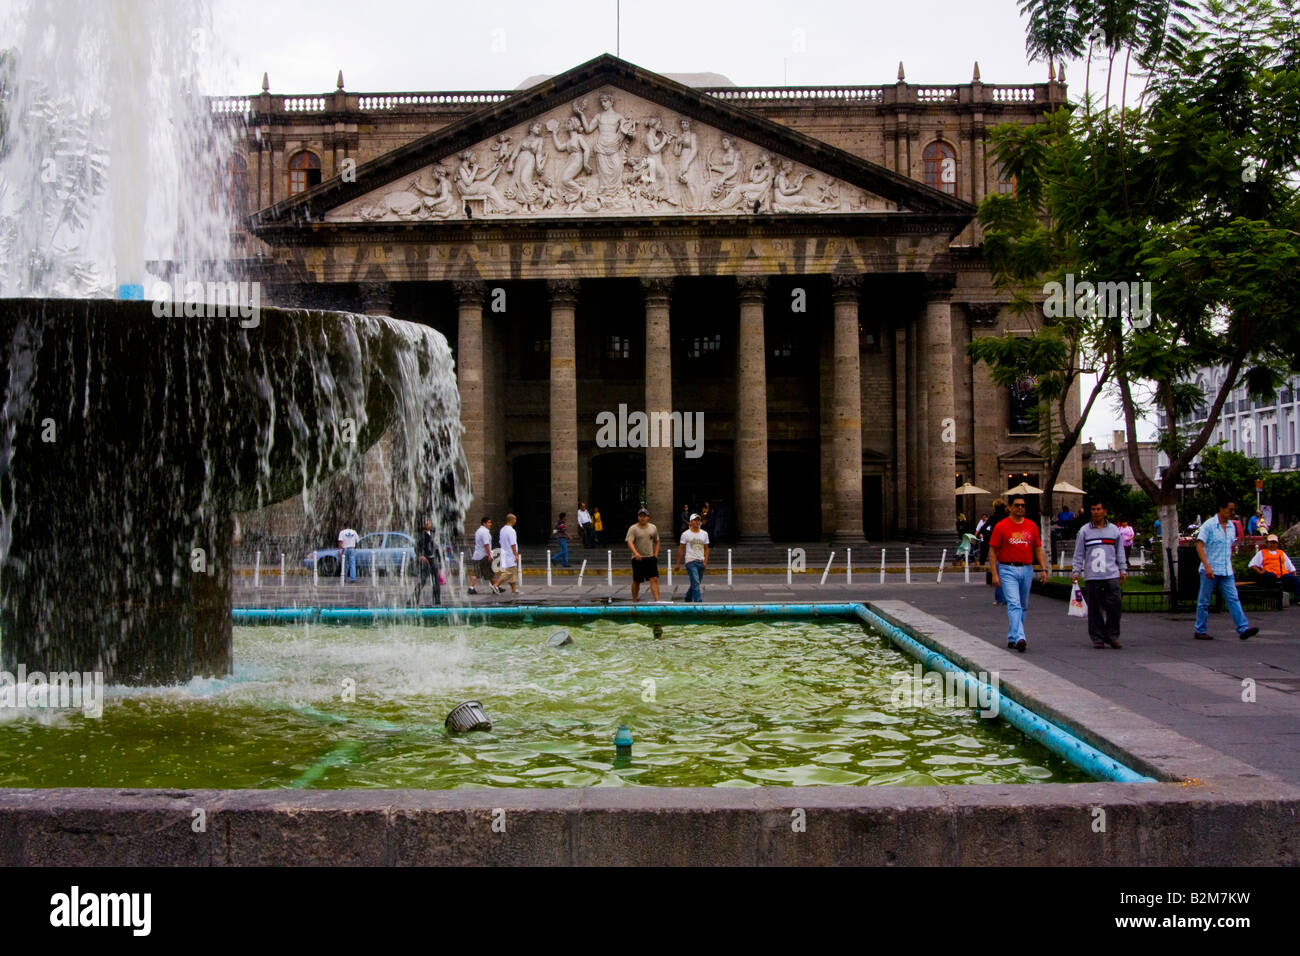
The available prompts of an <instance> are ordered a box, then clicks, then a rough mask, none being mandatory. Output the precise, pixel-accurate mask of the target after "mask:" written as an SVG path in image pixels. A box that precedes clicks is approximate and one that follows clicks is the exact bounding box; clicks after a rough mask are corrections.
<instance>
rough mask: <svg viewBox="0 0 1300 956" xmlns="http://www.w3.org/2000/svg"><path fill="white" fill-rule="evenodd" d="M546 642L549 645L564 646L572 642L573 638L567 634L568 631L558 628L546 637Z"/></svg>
mask: <svg viewBox="0 0 1300 956" xmlns="http://www.w3.org/2000/svg"><path fill="white" fill-rule="evenodd" d="M546 643H547V644H549V645H550V646H551V647H564V645H566V644H572V643H573V638H572V637H571V636H570V635H569V632H568V631H566V630H564V629H563V628H560V630H558V631H556V632H555V633H554V634H552V635H551V636H550V637H548V638H547V639H546Z"/></svg>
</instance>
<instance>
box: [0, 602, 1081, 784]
mask: <svg viewBox="0 0 1300 956" xmlns="http://www.w3.org/2000/svg"><path fill="white" fill-rule="evenodd" d="M663 626H664V633H663V636H662V637H661V638H655V637H654V636H653V633H652V630H651V627H650V626H649V625H647V624H644V623H627V622H618V621H612V620H599V619H598V620H594V621H590V622H587V623H582V624H571V625H566V626H565V627H566V629H567V630H568V631H569V632H570V633H571V634H572V636H573V643H572V644H570V645H569V646H566V647H560V648H555V647H550V646H547V643H546V639H547V638H548V637H549V636H550V635H551V634H552V633H554V632H555V631H556V630H558V629H559V627H560V625H556V624H551V623H543V624H533V625H522V626H510V627H500V626H496V627H494V626H450V627H419V626H395V627H375V628H369V627H363V628H351V627H323V626H301V625H300V626H292V627H245V628H236V629H235V661H236V666H235V673H234V675H233V677H231V678H227V679H222V680H195V681H192V682H190V683H189V684H186V685H182V686H179V687H159V688H109V689H108V691H107V698H106V701H105V703H104V710H103V715H102V717H101V718H99V719H93V718H89V717H85V716H83V715H82V714H81V713H80V712H77V711H39V712H33V711H13V710H10V711H4V710H0V784H2V785H4V786H8V787H157V788H186V789H194V788H286V787H287V788H293V787H317V788H362V787H372V788H423V789H449V788H460V787H588V786H659V787H681V786H690V787H756V786H807V785H818V784H897V785H907V786H914V785H924V784H978V783H1042V782H1048V781H1052V782H1066V783H1069V782H1079V781H1084V780H1088V779H1090V778H1089V777H1088V776H1087V775H1086V774H1085V773H1084V772H1083V771H1081V770H1079V769H1077V768H1075V767H1074V766H1072V765H1071V764H1069V763H1067V762H1066V761H1064V760H1062V759H1060V758H1058V757H1056V756H1055V755H1053V754H1051V753H1049V752H1048V751H1047V750H1046V749H1044V748H1042V747H1040V746H1039V745H1037V744H1035V743H1033V742H1031V741H1027V740H1025V739H1024V738H1023V737H1022V736H1021V734H1020V733H1019V731H1017V730H1015V729H1014V728H1011V727H1009V726H1007V725H1005V724H1004V723H1002V722H1000V721H987V720H982V719H981V718H979V717H978V716H977V715H976V713H975V712H974V711H973V710H970V709H967V708H964V707H944V706H942V705H935V704H928V705H926V706H922V707H902V708H900V707H898V706H896V703H895V695H894V691H895V688H896V686H897V683H896V675H899V674H901V673H909V674H910V673H911V670H912V661H911V660H910V659H909V658H907V657H906V656H905V655H903V654H902V653H900V652H899V651H897V650H895V649H893V648H891V647H888V646H886V645H884V644H883V643H882V642H881V641H880V640H879V639H877V638H876V637H875V636H874V635H872V634H870V633H869V632H867V631H866V630H865V629H864V628H863V627H862V625H860V624H858V623H857V622H829V623H828V622H822V621H818V622H807V621H762V622H746V623H696V624H681V625H678V624H674V623H672V622H671V621H668V622H665V623H664V625H663ZM466 699H477V700H480V701H482V702H483V705H484V707H485V709H486V710H487V712H488V714H489V715H490V716H491V718H492V721H493V729H492V731H491V732H487V733H473V734H467V735H464V736H451V735H449V734H448V733H447V731H446V730H445V729H444V728H443V719H444V717H445V716H446V714H447V713H448V712H449V711H450V710H451V709H452V707H454V706H455V705H456V704H457V703H459V702H460V701H463V700H466ZM623 724H625V725H627V726H628V727H629V728H630V729H631V731H632V734H633V737H634V738H635V744H634V746H633V748H632V755H631V757H630V758H617V757H616V756H615V751H614V746H613V740H614V734H615V732H616V731H617V729H618V727H619V726H620V725H623Z"/></svg>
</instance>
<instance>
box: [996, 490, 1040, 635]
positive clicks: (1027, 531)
mask: <svg viewBox="0 0 1300 956" xmlns="http://www.w3.org/2000/svg"><path fill="white" fill-rule="evenodd" d="M1035 558H1037V559H1038V561H1039V563H1040V564H1041V565H1042V568H1043V570H1042V580H1043V583H1044V584H1046V583H1047V554H1046V552H1044V551H1043V541H1042V538H1041V537H1040V536H1039V534H1038V526H1037V525H1035V524H1034V523H1033V522H1032V521H1026V520H1025V499H1024V498H1013V499H1011V516H1010V517H1009V518H1003V519H1002V520H1001V521H999V522H998V523H997V524H996V525H995V526H994V528H993V534H992V536H991V537H990V538H989V572H990V575H991V576H992V578H993V586H994V587H995V588H1000V589H1001V591H1002V597H1003V598H1004V599H1005V600H1006V602H1007V647H1008V648H1009V649H1010V648H1014V649H1015V650H1017V651H1020V653H1022V654H1023V653H1024V652H1025V648H1026V647H1027V646H1028V645H1027V644H1026V642H1025V609H1026V608H1027V607H1029V589H1030V587H1032V586H1033V583H1034V559H1035Z"/></svg>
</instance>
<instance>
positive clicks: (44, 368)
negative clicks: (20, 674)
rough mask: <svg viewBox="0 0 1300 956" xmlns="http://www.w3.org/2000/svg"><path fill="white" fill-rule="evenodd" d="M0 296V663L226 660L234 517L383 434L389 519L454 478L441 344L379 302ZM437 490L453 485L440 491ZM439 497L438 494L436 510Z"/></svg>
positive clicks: (161, 668) (131, 666)
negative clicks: (352, 308) (168, 310)
mask: <svg viewBox="0 0 1300 956" xmlns="http://www.w3.org/2000/svg"><path fill="white" fill-rule="evenodd" d="M154 311H155V309H154V308H153V307H152V305H151V303H149V302H114V301H109V300H93V299H90V300H58V299H0V376H3V390H4V391H3V406H2V407H0V509H2V513H0V522H2V523H0V593H2V594H3V604H2V605H0V665H2V666H3V668H4V669H5V670H9V671H13V670H14V669H15V668H16V666H17V665H18V664H19V663H21V664H24V665H25V666H26V668H27V669H28V671H32V670H41V671H43V672H46V673H50V672H58V671H74V670H75V671H83V672H84V671H96V670H97V671H103V672H104V674H105V679H106V680H108V681H109V682H118V683H128V684H142V683H143V684H159V683H171V682H176V681H185V680H188V679H190V678H191V677H194V676H215V675H224V674H227V673H229V672H230V670H231V590H230V586H231V538H232V527H233V515H234V513H235V512H240V511H248V510H252V509H255V508H259V507H263V506H266V505H268V504H271V503H273V502H278V501H282V500H285V499H289V498H292V497H294V496H295V495H302V496H305V495H306V493H307V492H309V491H310V489H311V488H312V487H314V486H315V485H316V484H318V483H319V482H321V481H322V480H324V479H325V478H327V477H329V476H331V475H333V474H335V473H338V472H340V471H343V470H345V469H346V468H347V467H348V466H349V464H350V463H351V462H352V461H353V460H354V458H355V457H356V456H359V455H360V454H361V453H362V452H364V450H365V449H366V448H367V447H369V446H370V445H371V444H373V443H374V442H375V441H376V440H377V439H378V437H379V436H380V435H381V434H383V433H384V432H385V431H390V430H391V434H392V435H393V436H394V441H393V447H394V452H393V455H392V460H391V467H390V469H389V474H388V476H387V477H388V480H389V482H390V484H391V488H392V493H393V501H394V502H395V503H396V509H395V514H394V519H395V521H396V522H398V525H397V526H399V527H409V528H414V527H416V526H417V521H418V518H419V517H420V516H422V515H431V516H432V517H434V518H435V521H436V522H437V524H438V525H439V526H443V525H448V526H449V527H447V529H446V531H447V533H454V527H455V525H456V524H457V523H458V522H459V514H454V515H453V514H449V513H444V512H446V510H447V509H446V507H445V505H446V501H439V502H436V503H435V499H437V498H440V497H441V496H442V495H443V493H444V490H445V489H446V488H447V487H449V486H450V487H457V486H459V487H461V488H463V487H464V486H465V467H464V457H463V454H462V453H461V451H460V446H459V423H458V417H459V399H458V396H457V393H456V390H455V384H454V376H453V374H452V363H451V353H450V349H449V348H448V346H447V343H446V341H445V340H444V339H443V337H442V336H441V335H440V334H438V333H437V332H435V331H433V330H432V329H428V328H426V327H423V326H418V325H414V324H412V323H405V322H398V321H395V320H392V319H388V318H382V317H375V316H365V315H353V314H348V313H329V312H315V311H295V310H278V309H263V310H261V313H260V321H259V323H258V325H257V326H256V327H253V328H245V327H244V325H245V324H246V323H244V322H242V321H241V320H240V319H239V318H238V317H232V318H228V319H226V318H213V319H195V318H158V317H156V316H155V315H154ZM453 497H454V495H453ZM453 510H455V509H453Z"/></svg>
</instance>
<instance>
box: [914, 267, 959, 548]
mask: <svg viewBox="0 0 1300 956" xmlns="http://www.w3.org/2000/svg"><path fill="white" fill-rule="evenodd" d="M953 285H954V279H953V277H951V276H948V275H941V276H937V277H934V276H932V277H930V280H929V286H928V288H927V289H926V300H925V321H924V344H923V349H924V352H923V354H924V357H925V363H926V377H925V387H926V417H925V426H924V427H925V428H926V437H927V441H926V443H925V446H926V449H927V455H926V459H925V463H924V469H923V471H922V478H923V482H924V485H923V490H922V494H923V496H924V499H925V509H924V517H923V524H922V530H923V531H924V532H925V533H926V534H931V535H935V536H947V537H948V538H951V537H952V536H953V534H955V527H956V526H955V523H954V522H955V518H954V517H953V516H954V514H955V506H956V499H955V498H954V497H953V489H954V488H955V487H956V485H955V482H954V481H953V473H954V471H955V470H956V467H957V442H956V428H957V426H956V421H957V419H956V410H955V409H956V402H955V401H954V395H953V388H954V386H953V375H952V303H951V299H952V287H953Z"/></svg>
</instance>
